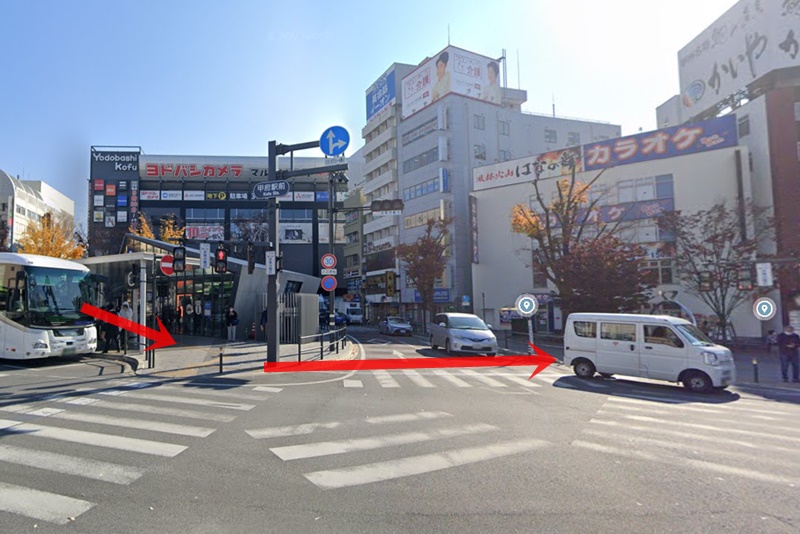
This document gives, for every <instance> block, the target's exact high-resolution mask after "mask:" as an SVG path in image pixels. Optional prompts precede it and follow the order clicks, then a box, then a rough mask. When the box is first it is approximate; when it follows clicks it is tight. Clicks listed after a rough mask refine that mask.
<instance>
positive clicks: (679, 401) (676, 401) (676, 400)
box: [608, 395, 796, 418]
mask: <svg viewBox="0 0 800 534" xmlns="http://www.w3.org/2000/svg"><path fill="white" fill-rule="evenodd" d="M645 399H651V400H655V401H658V402H664V403H666V404H669V405H670V408H678V409H681V410H698V409H701V407H699V406H692V405H686V404H683V403H686V402H687V401H689V402H692V401H696V399H694V398H680V397H655V398H653V397H643V396H638V395H637V396H636V397H629V396H622V395H620V396H616V397H611V398H610V399H608V400H613V401H614V402H627V403H631V404H643V405H645V406H652V405H653V403H652V402H648V401H647V400H645ZM754 402H761V401H754ZM740 403H741V404H744V406H740ZM747 403H748V401H741V400H737V401H736V402H735V403H733V405H730V406H729V405H727V404H713V405H703V406H702V409H704V410H709V409H715V410H718V411H719V413H722V412H723V411H733V412H736V413H741V412H743V411H746V412H753V413H757V414H767V415H782V416H784V417H792V418H794V417H796V415H795V413H794V412H788V411H778V410H763V409H759V408H747V407H746V404H747ZM674 405H677V406H674Z"/></svg>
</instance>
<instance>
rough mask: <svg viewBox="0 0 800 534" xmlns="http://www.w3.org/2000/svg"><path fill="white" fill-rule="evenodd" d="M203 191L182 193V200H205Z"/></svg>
mask: <svg viewBox="0 0 800 534" xmlns="http://www.w3.org/2000/svg"><path fill="white" fill-rule="evenodd" d="M205 199H206V193H205V191H184V192H183V200H205Z"/></svg>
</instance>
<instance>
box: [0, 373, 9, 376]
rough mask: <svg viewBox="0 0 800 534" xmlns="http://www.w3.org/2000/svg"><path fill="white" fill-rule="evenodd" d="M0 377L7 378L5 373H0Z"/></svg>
mask: <svg viewBox="0 0 800 534" xmlns="http://www.w3.org/2000/svg"><path fill="white" fill-rule="evenodd" d="M0 376H8V374H7V373H0Z"/></svg>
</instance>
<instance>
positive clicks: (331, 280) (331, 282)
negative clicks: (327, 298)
mask: <svg viewBox="0 0 800 534" xmlns="http://www.w3.org/2000/svg"><path fill="white" fill-rule="evenodd" d="M322 289H324V290H325V291H333V290H334V289H336V277H335V276H326V277H324V278H323V279H322Z"/></svg>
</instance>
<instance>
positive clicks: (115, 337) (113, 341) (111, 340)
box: [103, 304, 119, 354]
mask: <svg viewBox="0 0 800 534" xmlns="http://www.w3.org/2000/svg"><path fill="white" fill-rule="evenodd" d="M106 311H107V312H108V313H110V314H112V315H117V313H116V312H115V311H114V305H113V304H109V305H108V306H106ZM104 331H105V334H106V344H105V346H104V347H103V354H106V353H108V349H110V348H111V345H114V347H116V349H117V352H119V327H118V326H117V325H115V324H111V323H105V328H104Z"/></svg>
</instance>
